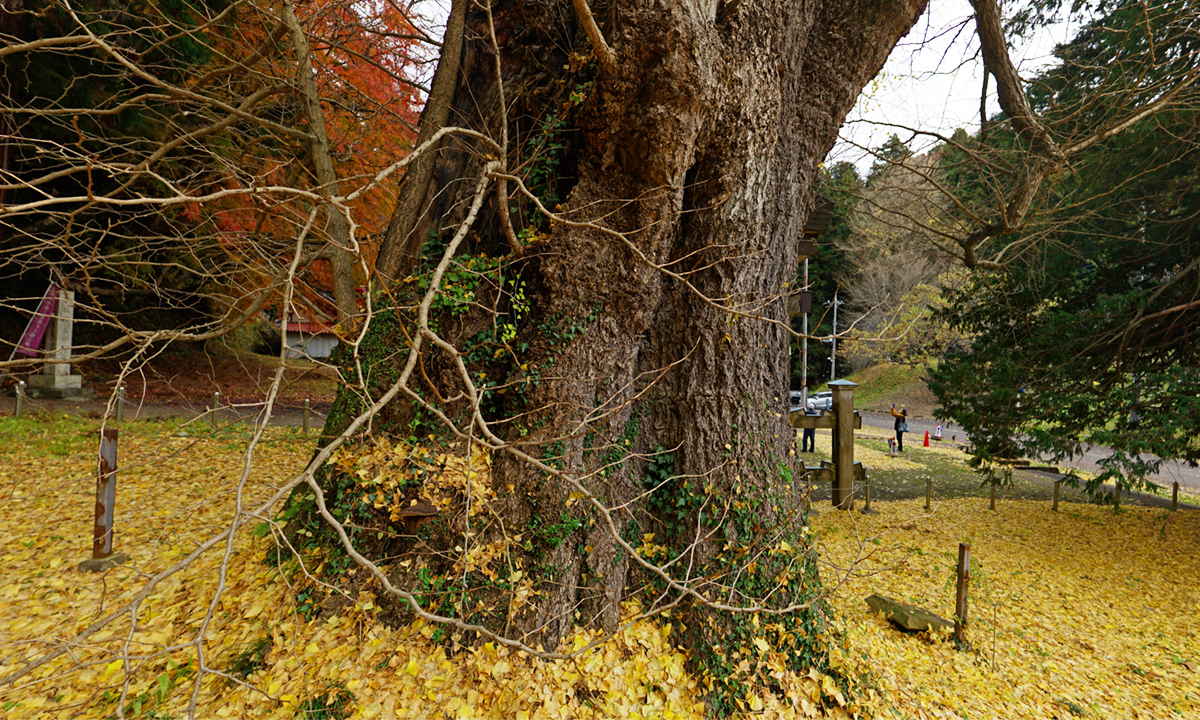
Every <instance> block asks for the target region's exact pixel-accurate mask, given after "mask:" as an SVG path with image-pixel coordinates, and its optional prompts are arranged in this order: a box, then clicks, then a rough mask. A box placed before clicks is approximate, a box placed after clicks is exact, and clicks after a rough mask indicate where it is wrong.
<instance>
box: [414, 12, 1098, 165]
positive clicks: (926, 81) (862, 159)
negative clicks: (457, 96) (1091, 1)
mask: <svg viewBox="0 0 1200 720" xmlns="http://www.w3.org/2000/svg"><path fill="white" fill-rule="evenodd" d="M1003 6H1004V2H1003V0H1001V9H1002V11H1003ZM415 7H416V8H417V10H418V12H419V13H420V14H421V15H423V16H425V17H426V18H428V19H430V20H431V21H432V23H434V24H436V25H437V29H436V30H434V31H433V32H434V34H435V35H440V34H441V33H442V31H443V29H444V28H443V26H444V23H445V18H446V16H447V15H448V14H449V10H450V2H449V0H418V2H417V3H416V4H415ZM1076 29H1077V28H1076V27H1075V26H1074V25H1072V24H1069V23H1061V24H1058V25H1053V26H1050V27H1047V28H1043V29H1041V30H1040V31H1039V32H1038V33H1037V35H1036V36H1035V37H1034V38H1033V39H1032V40H1031V41H1029V42H1027V43H1022V44H1019V45H1017V46H1016V47H1013V48H1011V49H1010V52H1011V53H1012V57H1013V61H1014V62H1015V63H1016V65H1017V69H1018V70H1019V71H1020V72H1021V75H1022V77H1025V78H1028V77H1030V76H1031V75H1033V74H1034V73H1035V72H1036V71H1037V70H1038V69H1039V68H1041V67H1044V66H1046V65H1047V64H1049V63H1050V62H1051V61H1052V60H1053V58H1052V57H1051V54H1050V53H1051V52H1052V51H1053V50H1054V46H1055V45H1056V44H1058V43H1063V42H1066V41H1067V40H1069V39H1070V37H1071V36H1072V35H1073V34H1074V32H1075V30H1076ZM428 74H429V75H430V76H431V75H432V67H430V68H429V69H428ZM423 79H424V80H425V81H428V79H429V78H428V77H426V78H423ZM982 84H983V61H982V59H981V58H980V56H979V41H978V40H976V38H975V22H974V20H973V18H972V11H971V3H970V2H969V0H930V3H929V8H928V9H927V10H926V11H925V14H924V15H922V16H921V19H920V20H918V21H917V24H916V25H915V26H914V27H913V29H912V32H910V33H909V34H908V36H907V37H905V38H903V39H902V40H901V41H900V43H899V44H897V45H896V49H895V50H893V51H892V54H891V57H889V58H888V61H887V64H886V65H885V66H884V68H883V70H882V71H880V73H879V75H878V76H877V77H876V78H875V80H874V81H873V82H872V83H871V84H870V85H868V86H867V88H866V89H865V90H864V91H863V94H862V96H861V97H860V98H859V101H858V104H857V105H856V106H855V108H854V109H853V110H852V111H851V112H850V115H849V116H848V117H847V118H846V122H845V124H843V126H842V131H841V139H840V141H839V142H838V144H837V145H836V146H835V147H834V149H833V150H832V151H831V152H830V155H829V158H828V159H827V160H828V162H830V163H833V162H837V161H839V160H848V161H850V162H853V163H854V164H855V165H857V166H858V168H859V171H860V172H862V173H866V172H867V171H869V170H870V168H871V164H872V163H873V162H874V160H873V158H872V157H871V156H870V154H868V153H867V152H865V151H864V150H863V149H862V148H863V147H867V148H872V147H879V146H880V145H882V144H883V143H884V142H885V141H886V140H887V139H888V136H889V135H891V134H892V133H893V132H894V133H896V134H897V135H898V136H900V139H902V140H904V141H909V140H910V138H912V132H911V131H908V130H905V129H903V128H919V129H921V130H924V131H926V132H934V133H939V134H941V135H944V136H946V137H949V136H950V135H952V134H953V133H954V130H955V129H956V128H963V129H965V130H967V131H968V132H971V133H974V132H975V131H976V130H978V129H979V94H980V91H981V90H982ZM995 90H996V84H995V82H991V83H990V84H989V97H988V100H987V112H988V115H992V114H994V113H996V112H997V111H998V110H999V108H1000V106H999V104H998V103H997V102H996V93H995ZM896 126H899V127H896ZM935 142H936V139H935V138H931V137H924V136H923V137H918V138H917V139H916V140H914V141H913V142H912V146H913V148H914V149H915V150H916V151H917V152H922V151H924V150H926V149H928V148H929V147H930V146H931V145H933V144H934V143H935Z"/></svg>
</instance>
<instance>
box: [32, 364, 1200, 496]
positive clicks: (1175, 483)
mask: <svg viewBox="0 0 1200 720" xmlns="http://www.w3.org/2000/svg"><path fill="white" fill-rule="evenodd" d="M24 412H25V381H24V380H18V381H17V409H16V411H15V412H14V413H13V417H21V415H22V413H24ZM1175 484H1176V485H1178V484H1179V483H1175Z"/></svg>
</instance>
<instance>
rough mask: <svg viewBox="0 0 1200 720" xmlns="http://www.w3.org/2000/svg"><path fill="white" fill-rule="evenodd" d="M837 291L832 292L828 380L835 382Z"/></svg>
mask: <svg viewBox="0 0 1200 720" xmlns="http://www.w3.org/2000/svg"><path fill="white" fill-rule="evenodd" d="M839 304H840V303H838V294H837V290H834V291H833V352H831V353H830V354H829V363H830V365H829V379H830V380H837V308H838V305H839Z"/></svg>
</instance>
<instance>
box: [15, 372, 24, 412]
mask: <svg viewBox="0 0 1200 720" xmlns="http://www.w3.org/2000/svg"><path fill="white" fill-rule="evenodd" d="M24 412H25V381H24V380H18V381H17V409H16V411H15V412H14V413H13V417H21V415H22V413H24Z"/></svg>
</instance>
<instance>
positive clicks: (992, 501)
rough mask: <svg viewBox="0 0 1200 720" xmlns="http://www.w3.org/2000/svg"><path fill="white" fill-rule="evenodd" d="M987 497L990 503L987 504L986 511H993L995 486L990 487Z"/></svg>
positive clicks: (994, 507) (994, 506)
mask: <svg viewBox="0 0 1200 720" xmlns="http://www.w3.org/2000/svg"><path fill="white" fill-rule="evenodd" d="M988 496H989V497H990V498H991V502H990V503H989V504H988V510H995V509H996V486H995V485H992V487H991V492H990V493H989V494H988Z"/></svg>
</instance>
